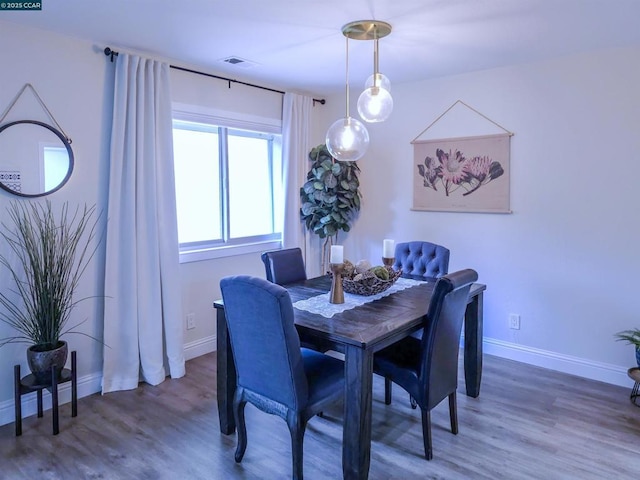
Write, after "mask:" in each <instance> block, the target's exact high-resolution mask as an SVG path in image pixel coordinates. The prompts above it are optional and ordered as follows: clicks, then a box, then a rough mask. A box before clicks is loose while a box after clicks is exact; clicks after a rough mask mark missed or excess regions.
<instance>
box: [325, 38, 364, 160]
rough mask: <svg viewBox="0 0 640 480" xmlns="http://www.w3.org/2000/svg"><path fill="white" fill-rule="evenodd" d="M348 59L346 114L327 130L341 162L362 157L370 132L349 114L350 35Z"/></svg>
mask: <svg viewBox="0 0 640 480" xmlns="http://www.w3.org/2000/svg"><path fill="white" fill-rule="evenodd" d="M342 33H343V34H344V35H345V37H346V39H347V47H346V52H347V55H346V57H347V60H346V64H347V67H346V82H345V85H346V87H345V90H346V115H345V117H344V118H341V119H340V120H336V121H335V122H334V123H333V124H332V125H331V126H330V127H329V130H327V136H326V145H327V149H328V150H329V153H330V154H331V156H332V157H333V158H335V159H336V160H338V161H340V162H355V161H356V160H358V159H360V158H362V156H363V155H364V154H365V152H366V151H367V147H368V146H369V132H368V131H367V128H366V127H365V126H364V124H363V123H362V122H360V121H359V120H357V119H355V118H353V117H351V116H350V115H349V37H348V36H347V34H346V33H345V32H344V28H343V31H342Z"/></svg>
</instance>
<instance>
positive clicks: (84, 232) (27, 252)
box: [0, 201, 99, 384]
mask: <svg viewBox="0 0 640 480" xmlns="http://www.w3.org/2000/svg"><path fill="white" fill-rule="evenodd" d="M8 212H9V218H10V220H11V222H10V223H11V224H10V225H5V224H4V223H3V224H2V227H3V229H2V231H1V232H0V237H1V238H2V239H4V241H5V243H6V246H8V247H9V249H8V251H6V249H5V251H2V252H1V253H0V265H2V266H3V267H4V269H5V270H6V271H7V272H8V274H9V278H10V279H11V281H12V284H13V288H8V289H6V290H5V291H0V306H1V307H2V308H0V320H2V321H3V322H5V323H6V324H8V325H10V326H11V327H13V328H14V329H15V330H16V332H17V333H16V334H15V335H13V336H9V337H5V338H3V339H0V346H3V345H6V344H7V343H17V342H24V343H30V344H32V345H31V346H30V347H29V348H28V350H27V359H28V362H29V367H30V368H31V371H32V373H33V374H34V376H35V377H36V380H37V381H38V383H40V384H46V383H49V382H50V381H51V367H52V366H53V367H54V368H55V369H56V371H57V372H61V371H62V369H63V368H64V365H65V363H66V360H67V351H68V348H67V343H66V342H65V341H62V340H61V339H60V337H61V336H63V335H64V334H66V333H81V332H76V331H75V330H74V329H75V328H76V327H77V326H78V325H80V324H76V325H74V326H71V327H70V326H69V325H68V323H69V316H70V314H71V311H72V310H73V308H74V307H75V306H76V305H77V304H78V303H79V302H80V301H81V300H76V299H74V292H75V290H76V288H77V286H78V283H79V281H80V278H81V276H82V274H83V273H84V271H85V269H86V268H87V265H88V263H89V261H90V260H91V258H93V255H94V254H95V252H96V249H97V248H98V242H96V243H95V245H94V246H93V247H92V246H91V244H92V243H93V240H94V238H95V236H96V225H97V222H98V218H99V217H97V218H94V214H95V206H93V207H87V206H85V207H84V208H83V209H82V210H81V209H80V208H76V209H75V211H73V212H70V211H69V206H68V204H67V203H65V204H64V205H63V206H62V208H61V211H60V215H59V217H56V216H55V214H54V212H53V209H52V206H51V203H50V202H49V201H47V202H46V203H44V204H42V203H36V202H33V203H21V202H12V203H11V204H10V206H9V207H8ZM80 323H82V322H80ZM82 334H83V335H86V334H84V333H82ZM88 336H89V335H88ZM91 338H93V337H91ZM58 374H59V373H58Z"/></svg>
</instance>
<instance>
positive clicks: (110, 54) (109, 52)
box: [104, 47, 326, 105]
mask: <svg viewBox="0 0 640 480" xmlns="http://www.w3.org/2000/svg"><path fill="white" fill-rule="evenodd" d="M104 54H105V55H106V56H107V57H111V61H112V62H113V57H117V56H118V52H114V51H113V50H111V49H110V48H109V47H107V48H105V49H104ZM169 66H170V67H171V68H173V69H175V70H181V71H183V72H189V73H195V74H196V75H204V76H205V77H211V78H217V79H218V80H224V81H225V82H228V83H229V88H231V83H232V82H233V83H239V84H240V85H246V86H248V87H253V88H259V89H261V90H267V91H268V92H274V93H280V94H282V95H284V93H285V92H283V91H282V90H276V89H274V88H269V87H263V86H262V85H255V84H253V83H247V82H243V81H241V80H235V79H233V78H227V77H221V76H219V75H213V74H211V73H205V72H199V71H198V70H191V69H190V68H184V67H178V66H176V65H169ZM316 102H318V103H319V104H320V105H324V104H325V103H326V100H325V99H324V98H314V99H313V104H314V105H315V104H316Z"/></svg>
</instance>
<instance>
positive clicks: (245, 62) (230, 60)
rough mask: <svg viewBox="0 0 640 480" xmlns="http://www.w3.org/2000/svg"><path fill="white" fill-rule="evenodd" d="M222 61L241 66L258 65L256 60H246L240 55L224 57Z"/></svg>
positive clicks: (250, 66)
mask: <svg viewBox="0 0 640 480" xmlns="http://www.w3.org/2000/svg"><path fill="white" fill-rule="evenodd" d="M221 62H223V63H227V64H229V65H233V66H234V67H239V68H252V67H255V66H256V65H258V64H257V63H255V62H251V61H249V60H245V59H244V58H240V57H227V58H223V59H222V60H221Z"/></svg>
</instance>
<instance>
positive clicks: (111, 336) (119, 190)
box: [102, 53, 185, 394]
mask: <svg viewBox="0 0 640 480" xmlns="http://www.w3.org/2000/svg"><path fill="white" fill-rule="evenodd" d="M110 162H111V164H110V175H109V205H108V222H107V234H106V265H105V292H104V293H105V297H106V299H105V309H104V343H105V347H104V348H103V360H104V365H103V377H102V393H103V394H104V393H107V392H112V391H117V390H130V389H133V388H136V387H137V386H138V383H139V381H145V382H147V383H150V384H152V385H157V384H159V383H160V382H162V381H164V379H165V377H166V375H167V374H169V375H171V377H173V378H178V377H181V376H183V375H184V373H185V366H184V345H183V331H182V322H181V315H182V308H181V304H180V301H181V291H180V281H179V273H180V272H179V257H178V255H179V252H178V233H177V219H176V200H175V184H174V174H173V139H172V121H171V90H170V84H169V65H168V64H166V63H162V62H158V61H156V60H151V59H145V58H141V57H138V56H135V55H128V54H125V53H120V54H119V56H118V57H117V63H116V74H115V88H114V101H113V125H112V129H111V152H110ZM167 370H168V372H167Z"/></svg>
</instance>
